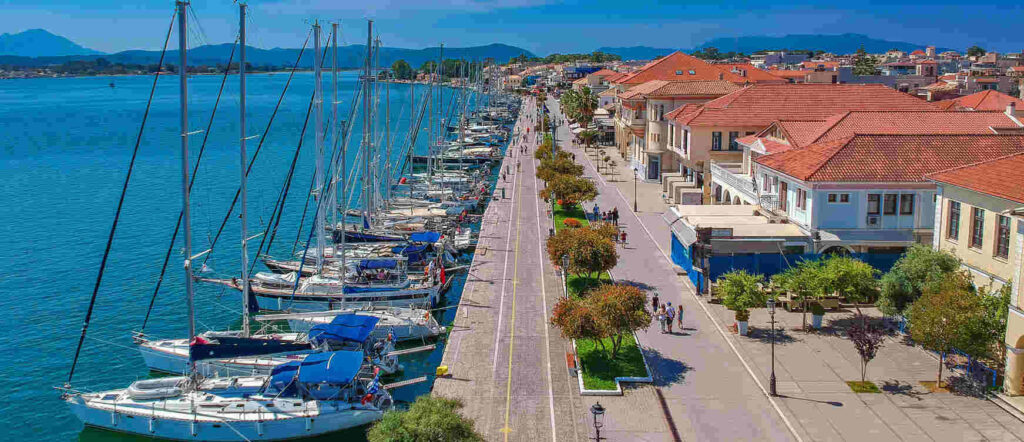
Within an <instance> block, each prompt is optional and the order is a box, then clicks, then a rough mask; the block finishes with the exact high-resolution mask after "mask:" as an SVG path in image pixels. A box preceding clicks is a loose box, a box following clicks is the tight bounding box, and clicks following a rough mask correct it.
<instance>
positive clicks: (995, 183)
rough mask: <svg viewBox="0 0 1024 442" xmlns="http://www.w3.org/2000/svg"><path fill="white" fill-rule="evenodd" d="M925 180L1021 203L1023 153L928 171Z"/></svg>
mask: <svg viewBox="0 0 1024 442" xmlns="http://www.w3.org/2000/svg"><path fill="white" fill-rule="evenodd" d="M925 177H926V178H927V179H929V180H932V181H937V182H940V183H946V184H952V185H954V186H959V187H963V188H965V189H970V190H973V191H975V192H981V193H985V194H989V195H992V196H997V197H999V198H1003V199H1008V200H1010V201H1015V202H1018V203H1024V185H1022V183H1024V153H1015V154H1011V155H1007V156H1004V157H999V158H996V159H992V160H988V161H982V162H979V163H974V164H969V165H966V166H960V167H956V168H953V169H947V170H943V171H941V172H935V173H930V174H928V175H926V176H925Z"/></svg>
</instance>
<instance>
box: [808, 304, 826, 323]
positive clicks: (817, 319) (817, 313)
mask: <svg viewBox="0 0 1024 442" xmlns="http://www.w3.org/2000/svg"><path fill="white" fill-rule="evenodd" d="M824 317H825V307H822V306H821V304H820V303H817V302H815V303H814V304H811V327H814V329H815V330H821V319H822V318H824Z"/></svg>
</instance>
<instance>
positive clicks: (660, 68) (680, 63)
mask: <svg viewBox="0 0 1024 442" xmlns="http://www.w3.org/2000/svg"><path fill="white" fill-rule="evenodd" d="M691 72H692V74H691ZM651 80H678V81H692V80H728V81H732V82H734V83H743V78H742V77H740V76H739V75H735V74H733V73H730V72H728V71H726V70H723V69H721V68H718V67H715V66H714V65H712V64H710V63H708V62H706V61H704V60H701V59H699V58H697V57H694V56H692V55H687V54H684V53H682V52H679V51H676V52H673V53H671V54H669V55H666V56H664V57H662V58H659V59H657V60H654V61H652V62H650V63H647V64H646V65H644V66H643V67H641V68H640V69H638V70H636V71H634V72H631V73H629V74H626V75H624V76H622V77H619V78H617V79H615V82H616V83H619V84H641V83H646V82H648V81H651ZM609 81H611V80H609Z"/></svg>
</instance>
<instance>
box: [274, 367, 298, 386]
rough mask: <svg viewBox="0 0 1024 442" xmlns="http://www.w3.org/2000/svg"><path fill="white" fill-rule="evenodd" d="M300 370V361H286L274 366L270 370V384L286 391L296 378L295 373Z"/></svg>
mask: <svg viewBox="0 0 1024 442" xmlns="http://www.w3.org/2000/svg"><path fill="white" fill-rule="evenodd" d="M298 371H299V361H291V362H286V363H284V364H281V365H278V366H276V367H274V368H273V369H272V370H271V371H270V386H271V387H274V388H275V389H277V391H282V392H283V391H285V390H286V389H287V388H288V387H290V386H291V383H292V381H293V380H295V374H296V373H297V372H298Z"/></svg>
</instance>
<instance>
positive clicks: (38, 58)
mask: <svg viewBox="0 0 1024 442" xmlns="http://www.w3.org/2000/svg"><path fill="white" fill-rule="evenodd" d="M43 32H45V31H43ZM68 43H71V42H70V41H68ZM71 44H72V45H73V44H74V43H71ZM75 46H77V45H75ZM232 46H233V45H232V44H230V43H224V44H213V45H203V46H197V47H195V48H192V49H190V50H189V53H188V55H189V64H191V65H216V64H218V63H221V64H223V63H227V61H228V58H229V57H230V55H231V49H232ZM246 48H247V49H246V61H247V62H248V63H250V64H252V65H254V66H274V67H278V66H291V65H292V64H294V63H295V59H296V57H298V55H299V49H298V48H295V49H284V48H274V49H261V48H255V47H252V46H247V47H246ZM83 49H84V48H83ZM85 50H86V51H88V49H85ZM439 52H440V48H438V47H429V48H424V49H406V48H389V47H382V48H381V49H380V56H379V62H380V64H381V66H391V64H392V63H394V62H395V61H397V60H400V59H401V60H405V61H407V62H408V63H409V64H410V65H412V66H413V67H414V68H418V67H419V66H420V65H422V64H423V63H424V62H427V61H431V60H437V58H438V55H439ZM312 53H313V49H312V48H311V47H310V48H306V51H305V52H303V54H302V60H301V61H300V62H299V66H300V67H305V68H311V67H312V63H313V61H312ZM25 54H26V51H19V53H17V54H6V55H5V53H4V52H2V51H0V64H6V65H12V66H20V67H39V66H47V65H53V64H61V63H66V62H69V61H93V60H96V59H98V58H103V59H106V60H107V61H109V62H111V63H126V64H155V63H157V62H158V61H159V59H160V51H149V50H129V51H121V52H117V53H113V54H100V53H97V52H95V51H92V52H91V53H89V54H66V55H63V56H53V55H36V54H35V53H34V52H31V53H29V54H30V55H25ZM520 54H526V56H527V57H533V56H534V55H533V53H531V52H530V51H527V50H525V49H522V48H518V47H515V46H509V45H504V44H489V45H485V46H472V47H464V48H449V47H445V48H444V58H453V59H460V58H461V59H465V60H469V61H483V60H484V59H487V58H493V59H494V61H495V62H498V63H505V62H507V61H508V59H509V58H512V57H517V56H519V55H520ZM365 56H366V45H348V46H339V47H338V66H339V67H342V68H358V67H362V65H363V58H364V57H365ZM177 59H178V51H177V50H169V51H167V60H172V62H171V64H174V62H173V60H177ZM235 61H237V54H236V59H235Z"/></svg>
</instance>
